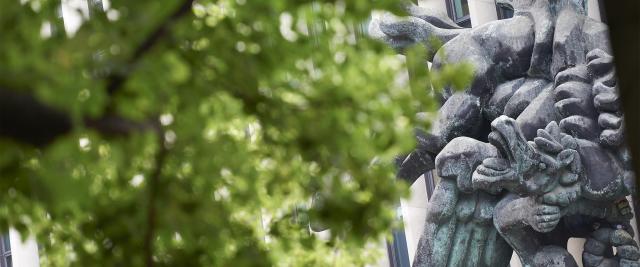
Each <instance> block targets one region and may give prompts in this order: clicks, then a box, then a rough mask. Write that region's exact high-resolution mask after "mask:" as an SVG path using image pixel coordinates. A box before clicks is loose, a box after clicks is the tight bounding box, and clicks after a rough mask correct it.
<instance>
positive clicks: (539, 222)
mask: <svg viewBox="0 0 640 267" xmlns="http://www.w3.org/2000/svg"><path fill="white" fill-rule="evenodd" d="M531 202H533V206H532V207H533V208H532V211H533V212H532V214H531V215H530V216H529V218H527V221H528V224H529V225H530V226H531V227H532V228H533V229H534V230H536V231H538V232H541V233H548V232H551V230H553V229H554V228H556V225H558V222H560V218H561V217H562V214H561V213H560V207H558V206H554V205H546V204H542V203H538V202H536V201H535V200H533V199H532V201H531Z"/></svg>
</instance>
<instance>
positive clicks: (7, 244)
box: [2, 233, 11, 252]
mask: <svg viewBox="0 0 640 267" xmlns="http://www.w3.org/2000/svg"><path fill="white" fill-rule="evenodd" d="M2 244H3V246H4V251H3V252H7V251H11V242H9V234H8V233H7V234H6V235H3V236H2Z"/></svg>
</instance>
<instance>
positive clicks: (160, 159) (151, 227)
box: [144, 130, 168, 267]
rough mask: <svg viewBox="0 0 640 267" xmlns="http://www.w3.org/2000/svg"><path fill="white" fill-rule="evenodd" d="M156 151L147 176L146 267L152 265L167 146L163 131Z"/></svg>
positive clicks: (160, 133)
mask: <svg viewBox="0 0 640 267" xmlns="http://www.w3.org/2000/svg"><path fill="white" fill-rule="evenodd" d="M158 146H159V147H158V152H157V154H156V159H155V162H156V165H155V169H154V170H153V173H152V174H151V177H149V184H148V192H149V206H148V207H147V224H148V225H147V230H146V232H145V235H144V257H145V262H146V266H147V267H153V266H154V265H155V262H154V260H153V240H154V237H155V232H156V224H157V215H156V214H157V205H156V202H157V199H158V187H159V183H160V176H161V175H162V166H164V162H165V159H166V157H167V152H168V150H167V148H166V146H165V145H164V131H162V130H160V131H159V132H158Z"/></svg>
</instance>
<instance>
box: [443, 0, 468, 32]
mask: <svg viewBox="0 0 640 267" xmlns="http://www.w3.org/2000/svg"><path fill="white" fill-rule="evenodd" d="M455 1H456V0H446V4H447V15H449V18H451V20H453V21H454V22H455V23H456V24H458V25H459V26H462V27H471V12H469V14H466V15H464V16H462V17H457V16H456V12H455V10H456V2H455ZM460 1H467V5H468V4H469V1H468V0H460Z"/></svg>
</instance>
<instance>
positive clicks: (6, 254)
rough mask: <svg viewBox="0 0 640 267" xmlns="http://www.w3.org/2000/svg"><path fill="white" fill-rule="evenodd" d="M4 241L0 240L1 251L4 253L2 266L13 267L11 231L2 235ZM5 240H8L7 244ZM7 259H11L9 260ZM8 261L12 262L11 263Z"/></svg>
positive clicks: (0, 261) (0, 262) (1, 260)
mask: <svg viewBox="0 0 640 267" xmlns="http://www.w3.org/2000/svg"><path fill="white" fill-rule="evenodd" d="M0 237H2V242H0V253H2V259H0V267H12V266H13V258H12V253H11V238H10V236H9V233H6V234H4V235H1V236H0ZM5 240H6V241H7V242H6V243H7V244H5ZM7 259H10V260H9V261H7ZM8 262H11V264H9V263H8Z"/></svg>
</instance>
